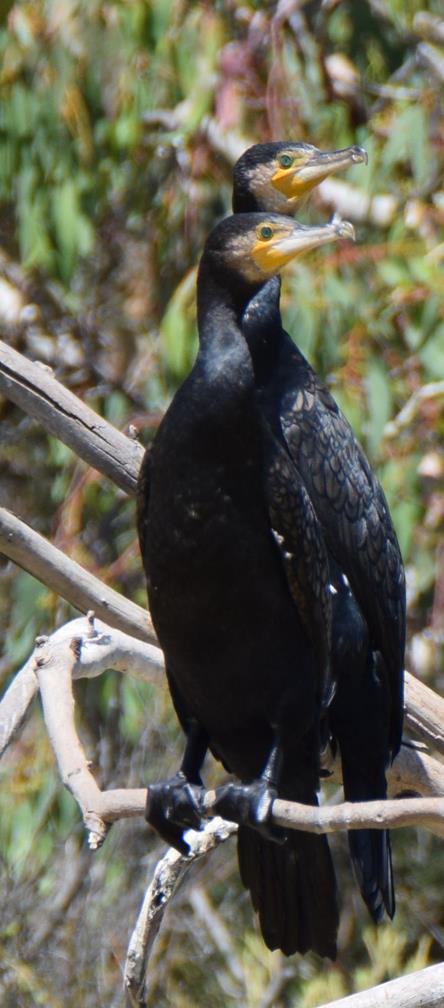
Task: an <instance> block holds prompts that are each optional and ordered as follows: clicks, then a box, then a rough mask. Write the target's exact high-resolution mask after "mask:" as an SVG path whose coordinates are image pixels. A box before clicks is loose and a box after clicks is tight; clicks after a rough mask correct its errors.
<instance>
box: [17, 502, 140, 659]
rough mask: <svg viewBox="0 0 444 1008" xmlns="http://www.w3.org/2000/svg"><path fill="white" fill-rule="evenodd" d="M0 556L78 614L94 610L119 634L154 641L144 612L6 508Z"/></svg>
mask: <svg viewBox="0 0 444 1008" xmlns="http://www.w3.org/2000/svg"><path fill="white" fill-rule="evenodd" d="M0 553H3V554H4V555H5V556H7V557H9V559H10V560H13V561H14V563H16V564H18V565H19V567H22V568H23V570H26V571H28V572H29V573H30V574H32V575H33V577H35V578H37V579H38V580H39V581H41V582H42V583H43V584H46V585H47V586H48V588H51V589H52V591H55V592H57V594H58V595H61V597H62V598H64V599H66V601H67V602H70V603H71V605H72V606H74V607H75V608H76V609H78V610H79V612H83V613H86V612H88V610H89V609H94V611H95V612H96V613H97V615H98V616H99V617H100V618H101V619H103V620H105V621H106V622H107V623H110V624H111V626H115V627H117V629H118V630H123V632H124V633H129V634H132V635H133V637H137V638H138V639H139V640H145V641H155V640H156V636H155V633H154V629H153V625H152V623H151V619H150V616H149V613H148V612H147V611H146V609H142V606H138V605H136V604H135V602H131V601H130V600H129V599H126V598H125V596H124V595H120V594H119V592H116V591H114V589H113V588H108V587H107V585H105V584H104V583H103V581H100V580H99V578H96V577H94V575H93V574H90V573H89V572H88V571H86V570H85V569H84V568H83V567H81V566H80V564H78V563H76V561H75V560H70V559H69V557H67V556H66V554H65V553H63V552H62V550H59V549H57V547H56V546H53V545H52V544H51V543H50V542H48V540H47V539H45V538H44V536H42V535H40V533H39V532H34V529H32V528H30V527H29V525H26V523H25V522H23V521H21V519H20V518H16V516H15V515H13V514H12V512H11V511H8V510H7V509H6V508H0Z"/></svg>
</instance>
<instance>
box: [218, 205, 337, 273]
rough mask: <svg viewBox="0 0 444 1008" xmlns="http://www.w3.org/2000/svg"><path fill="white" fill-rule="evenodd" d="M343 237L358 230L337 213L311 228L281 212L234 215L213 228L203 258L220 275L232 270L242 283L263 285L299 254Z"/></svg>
mask: <svg viewBox="0 0 444 1008" xmlns="http://www.w3.org/2000/svg"><path fill="white" fill-rule="evenodd" d="M340 238H352V239H354V229H353V225H352V224H350V223H349V222H348V221H343V220H340V218H338V217H336V216H335V217H333V219H332V220H331V221H330V223H329V224H321V225H317V226H314V227H309V226H308V225H304V224H300V223H299V222H298V221H296V220H293V218H292V217H285V216H283V215H281V214H274V213H248V214H233V216H232V217H226V218H225V220H223V221H221V222H220V224H218V225H217V226H216V227H215V228H214V229H213V231H212V232H211V234H210V236H209V238H208V240H207V243H206V245H205V251H204V257H203V258H204V259H205V260H206V261H207V262H208V260H211V262H212V268H213V271H215V272H216V274H221V273H227V272H228V273H230V274H231V275H235V276H236V278H237V280H238V282H241V283H242V282H243V283H244V284H249V285H252V286H260V285H261V284H263V283H265V282H266V281H267V280H269V279H270V278H271V277H273V276H275V275H276V274H277V273H279V271H280V270H281V269H282V267H283V266H285V265H286V263H288V262H290V261H291V260H292V259H295V258H296V256H298V255H302V254H303V253H305V252H308V251H309V250H310V249H314V248H317V247H318V246H319V245H324V244H325V243H326V242H329V241H336V240H337V239H340Z"/></svg>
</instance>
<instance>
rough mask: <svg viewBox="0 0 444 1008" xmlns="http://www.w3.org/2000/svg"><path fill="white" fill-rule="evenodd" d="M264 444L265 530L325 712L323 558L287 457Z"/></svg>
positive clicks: (317, 530) (315, 525) (327, 632)
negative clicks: (313, 664) (315, 670)
mask: <svg viewBox="0 0 444 1008" xmlns="http://www.w3.org/2000/svg"><path fill="white" fill-rule="evenodd" d="M266 441H267V442H268V443H267V452H266V499H267V504H268V511H269V516H270V523H271V528H272V532H273V536H274V539H275V542H276V545H277V548H278V550H279V554H280V557H281V560H282V564H283V567H284V570H285V574H286V579H287V583H288V586H289V589H290V592H291V595H292V597H293V599H294V602H295V605H296V607H297V611H298V613H299V616H300V619H301V622H302V624H303V627H304V629H305V631H306V633H307V635H308V637H309V640H310V641H311V643H312V645H313V648H314V651H315V654H316V658H317V664H318V667H319V676H320V699H321V705H322V707H324V708H325V707H326V706H328V704H329V703H330V700H331V697H332V695H333V683H332V681H331V664H330V651H331V623H332V603H331V593H330V585H329V560H328V554H327V550H326V546H325V542H324V537H323V534H322V530H321V526H320V523H319V521H318V519H317V517H316V514H315V512H314V509H313V506H312V504H311V501H310V498H309V496H308V494H307V491H306V489H305V487H304V485H303V483H302V481H301V479H300V478H299V474H298V473H297V471H296V469H295V467H294V465H293V464H292V462H291V460H290V458H289V457H288V454H287V452H286V451H285V449H284V448H283V447H282V446H281V445H280V444H279V442H278V441H277V440H276V439H275V438H273V437H272V435H269V436H267V438H266Z"/></svg>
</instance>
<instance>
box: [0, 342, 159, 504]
mask: <svg viewBox="0 0 444 1008" xmlns="http://www.w3.org/2000/svg"><path fill="white" fill-rule="evenodd" d="M0 392H3V393H4V395H5V396H7V398H8V399H12V402H14V403H15V404H16V405H17V406H19V407H20V409H22V410H23V411H24V412H25V413H29V415H30V416H32V417H34V419H35V420H39V421H40V422H41V424H42V425H43V427H45V429H46V430H48V431H50V433H51V434H53V435H54V437H56V438H59V439H60V441H63V443H64V444H66V445H68V447H69V448H72V449H73V451H74V452H76V454H77V455H79V456H80V458H82V459H84V460H85V462H88V463H89V465H91V466H92V467H93V468H94V469H97V470H98V471H99V472H101V473H103V474H104V475H105V476H108V478H109V479H110V480H112V481H113V483H115V484H116V486H118V487H120V488H121V489H122V490H124V491H125V492H126V493H127V494H132V495H134V494H135V492H136V485H137V475H138V472H139V469H140V464H141V461H142V458H143V448H142V445H140V444H139V443H138V442H137V441H134V440H132V439H131V438H128V437H126V436H125V434H121V433H120V431H118V430H116V428H115V427H113V426H112V425H111V424H109V423H108V422H107V421H106V420H103V419H102V417H100V416H99V415H98V414H97V413H95V412H94V410H92V409H90V408H89V406H85V405H84V403H82V401H81V399H79V398H78V396H76V395H74V394H73V393H72V392H69V391H68V389H66V388H65V387H64V386H63V385H61V384H60V382H58V381H57V380H56V379H55V378H54V377H53V375H52V373H51V370H50V369H49V368H48V367H46V366H45V365H42V364H38V363H34V362H33V361H29V360H28V359H27V358H26V357H24V356H23V354H20V353H18V352H17V350H13V349H12V347H10V346H8V345H7V344H6V343H3V342H1V341H0Z"/></svg>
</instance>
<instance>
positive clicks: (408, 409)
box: [384, 381, 444, 438]
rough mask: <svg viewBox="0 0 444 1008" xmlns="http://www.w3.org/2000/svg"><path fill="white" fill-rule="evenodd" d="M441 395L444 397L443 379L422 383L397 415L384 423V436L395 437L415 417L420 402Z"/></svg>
mask: <svg viewBox="0 0 444 1008" xmlns="http://www.w3.org/2000/svg"><path fill="white" fill-rule="evenodd" d="M441 397H444V381H436V382H429V383H428V385H422V387H421V388H419V389H417V390H416V392H414V393H413V395H412V396H410V399H408V400H407V402H406V404H405V406H403V407H402V410H400V412H399V413H398V416H397V417H395V419H394V420H390V421H389V423H386V425H385V427H384V437H386V438H394V437H397V436H398V434H400V433H401V431H402V430H404V429H405V427H408V426H409V424H411V422H412V420H414V419H415V417H416V415H417V413H418V412H419V410H420V407H421V406H422V403H424V402H429V401H430V400H432V399H440V398H441Z"/></svg>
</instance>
